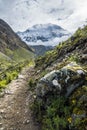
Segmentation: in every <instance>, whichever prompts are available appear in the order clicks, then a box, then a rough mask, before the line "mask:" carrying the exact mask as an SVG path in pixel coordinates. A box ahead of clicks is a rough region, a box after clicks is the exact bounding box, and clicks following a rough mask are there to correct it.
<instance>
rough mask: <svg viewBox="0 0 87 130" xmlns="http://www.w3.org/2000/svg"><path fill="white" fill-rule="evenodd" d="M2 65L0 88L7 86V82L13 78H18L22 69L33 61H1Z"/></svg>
mask: <svg viewBox="0 0 87 130" xmlns="http://www.w3.org/2000/svg"><path fill="white" fill-rule="evenodd" d="M0 63H1V64H0V65H1V71H0V89H3V88H5V87H6V85H7V84H9V83H10V82H11V81H12V80H13V79H16V78H17V76H18V74H19V72H20V71H21V69H22V68H23V67H24V66H26V65H28V66H30V65H31V63H29V61H26V60H25V61H23V62H19V63H15V62H7V61H6V60H5V61H3V60H2V61H0Z"/></svg>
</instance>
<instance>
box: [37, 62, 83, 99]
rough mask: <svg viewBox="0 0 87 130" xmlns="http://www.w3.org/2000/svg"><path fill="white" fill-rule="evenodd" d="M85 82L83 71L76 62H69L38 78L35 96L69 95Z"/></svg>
mask: <svg viewBox="0 0 87 130" xmlns="http://www.w3.org/2000/svg"><path fill="white" fill-rule="evenodd" d="M84 82H85V71H84V70H83V69H82V68H81V67H80V66H79V65H77V64H76V63H73V62H72V63H70V64H68V65H67V66H65V67H63V68H62V69H60V70H53V71H52V72H50V73H48V74H46V75H45V76H44V77H42V78H41V79H40V80H39V83H38V84H37V87H36V95H37V97H40V98H43V97H47V96H49V93H50V94H56V95H63V96H65V97H69V96H70V95H71V93H72V92H73V91H75V89H77V88H78V87H80V86H82V85H83V84H84Z"/></svg>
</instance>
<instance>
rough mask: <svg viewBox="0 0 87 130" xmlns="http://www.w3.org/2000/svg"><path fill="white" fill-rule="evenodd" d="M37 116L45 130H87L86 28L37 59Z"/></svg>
mask: <svg viewBox="0 0 87 130" xmlns="http://www.w3.org/2000/svg"><path fill="white" fill-rule="evenodd" d="M33 79H35V80H34V81H32V80H30V87H32V86H33V87H34V86H35V89H34V88H33V89H34V91H35V99H34V101H35V102H34V104H33V110H34V114H35V115H36V118H37V119H38V120H39V122H41V123H42V124H41V126H42V129H43V130H46V129H47V130H86V129H87V26H85V27H84V28H83V29H78V30H77V31H76V33H75V34H74V35H73V36H72V37H71V38H69V39H68V40H67V41H65V42H63V43H61V44H59V45H58V46H57V47H56V48H55V49H54V50H52V51H49V52H48V53H46V54H45V55H44V56H42V57H39V58H37V59H36V76H35V78H33Z"/></svg>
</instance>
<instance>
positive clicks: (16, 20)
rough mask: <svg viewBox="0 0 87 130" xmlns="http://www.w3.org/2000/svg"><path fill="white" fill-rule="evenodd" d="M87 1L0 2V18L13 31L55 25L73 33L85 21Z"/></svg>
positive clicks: (33, 0)
mask: <svg viewBox="0 0 87 130" xmlns="http://www.w3.org/2000/svg"><path fill="white" fill-rule="evenodd" d="M86 6H87V0H84V1H83V0H73V1H72V0H14V1H13V0H0V18H2V19H4V20H5V21H7V22H8V23H9V24H10V25H11V26H12V28H13V29H14V30H15V31H18V30H20V31H23V30H25V29H27V28H29V27H30V26H33V25H35V24H46V23H55V24H57V25H61V26H62V27H64V28H65V29H67V30H69V31H71V32H72V31H75V30H76V29H77V28H78V27H79V26H82V25H83V24H84V23H85V21H86V19H87V13H86V12H87V7H86Z"/></svg>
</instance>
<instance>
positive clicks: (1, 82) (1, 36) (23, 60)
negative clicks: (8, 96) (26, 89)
mask: <svg viewBox="0 0 87 130" xmlns="http://www.w3.org/2000/svg"><path fill="white" fill-rule="evenodd" d="M33 59H34V53H33V51H32V49H31V48H30V47H29V46H28V45H26V43H24V42H22V41H21V39H20V38H19V37H18V36H17V34H15V33H14V31H13V30H12V29H11V28H10V26H9V25H8V24H7V23H6V22H4V21H3V20H1V19H0V91H1V90H2V89H3V88H5V87H6V85H7V84H8V83H10V82H11V81H12V80H13V79H15V78H17V76H18V73H19V72H20V71H21V69H22V67H24V66H26V65H29V63H30V62H33Z"/></svg>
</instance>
